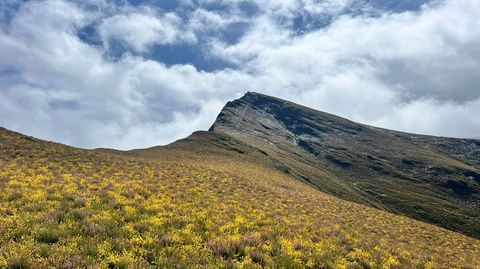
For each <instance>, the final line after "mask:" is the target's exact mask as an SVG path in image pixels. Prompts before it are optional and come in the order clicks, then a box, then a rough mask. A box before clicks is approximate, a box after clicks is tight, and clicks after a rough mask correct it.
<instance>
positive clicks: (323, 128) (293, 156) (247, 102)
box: [211, 93, 480, 238]
mask: <svg viewBox="0 0 480 269" xmlns="http://www.w3.org/2000/svg"><path fill="white" fill-rule="evenodd" d="M211 130H212V131H214V132H218V133H225V134H228V135H230V136H233V137H235V138H237V139H239V140H241V141H243V142H245V143H247V144H249V145H252V146H254V147H256V148H258V149H261V150H263V151H264V152H266V153H268V155H269V157H270V158H272V159H275V160H276V162H277V168H278V169H279V170H282V171H285V172H286V173H288V175H289V176H292V177H294V178H297V179H299V180H301V181H304V182H306V183H308V184H311V185H313V186H315V187H316V188H317V189H319V190H321V191H323V192H326V193H329V194H332V195H335V196H337V197H339V198H342V199H347V200H350V201H354V202H358V203H362V204H365V205H369V206H373V207H376V208H380V209H384V210H387V211H389V212H393V213H396V214H402V215H406V216H409V217H411V218H415V219H418V220H422V221H426V222H430V223H433V224H436V225H441V226H442V227H446V228H448V229H451V230H455V231H459V232H462V233H464V234H467V235H469V236H473V237H476V238H480V162H479V160H480V141H475V140H468V139H454V138H442V137H432V136H422V135H415V134H408V133H402V132H396V131H391V130H385V129H380V128H375V127H371V126H367V125H362V124H358V123H355V122H352V121H349V120H347V119H343V118H341V117H338V116H335V115H331V114H328V113H323V112H320V111H316V110H313V109H310V108H308V107H303V106H300V105H297V104H294V103H291V102H288V101H285V100H281V99H278V98H274V97H270V96H266V95H262V94H257V93H247V94H246V95H245V96H244V97H242V98H241V99H237V100H235V101H233V102H229V103H227V105H226V106H225V108H224V109H223V110H222V112H221V113H220V115H219V116H218V118H217V120H216V122H215V123H214V125H213V126H212V128H211ZM472 176H473V177H472Z"/></svg>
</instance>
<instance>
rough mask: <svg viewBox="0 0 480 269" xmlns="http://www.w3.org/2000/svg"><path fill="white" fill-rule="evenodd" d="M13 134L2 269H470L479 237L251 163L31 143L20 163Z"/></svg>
mask: <svg viewBox="0 0 480 269" xmlns="http://www.w3.org/2000/svg"><path fill="white" fill-rule="evenodd" d="M14 138H15V137H14ZM14 138H12V137H5V134H3V137H0V143H1V144H0V149H1V150H2V151H3V158H2V159H1V161H0V168H1V169H0V179H1V180H0V193H2V194H5V195H1V196H0V219H1V221H0V268H265V267H266V268H455V267H458V268H479V267H480V263H479V260H478V256H477V254H478V253H479V250H480V243H479V241H478V240H475V239H472V238H469V237H466V236H463V235H460V234H457V233H454V232H450V231H447V230H445V229H442V228H438V227H436V226H432V225H428V224H425V223H421V222H417V221H413V220H410V219H408V218H404V217H401V216H396V215H392V214H389V213H385V212H383V211H379V210H375V209H372V208H368V207H365V206H360V205H357V204H354V203H349V202H345V201H342V200H339V199H336V198H333V197H331V196H328V195H325V194H322V193H320V192H318V191H316V190H313V189H312V188H310V187H308V186H305V185H303V184H302V183H299V182H295V181H292V180H291V179H289V178H285V177H284V176H283V175H282V174H281V173H277V172H275V171H270V170H262V169H261V168H260V167H257V166H255V164H252V163H250V162H245V163H239V162H225V161H224V162H222V161H221V160H219V159H213V160H207V159H208V158H207V157H208V156H206V157H205V159H206V160H204V161H194V160H192V159H190V158H188V154H187V155H186V156H187V157H180V156H182V155H178V156H179V157H178V160H177V161H169V160H159V159H147V158H141V157H132V156H128V155H121V154H113V153H108V152H96V151H83V150H77V149H71V148H68V147H64V146H60V145H56V144H48V143H44V144H38V143H39V142H32V141H28V143H29V144H28V147H29V148H31V150H30V151H29V154H28V156H24V155H23V154H22V153H20V154H17V153H14V152H13V151H12V150H10V148H11V145H14V144H17V145H18V147H19V148H20V147H22V145H23V144H22V143H27V142H25V141H23V140H21V138H15V139H18V140H19V141H17V140H13V139H14ZM22 152H23V151H22ZM172 154H173V153H172Z"/></svg>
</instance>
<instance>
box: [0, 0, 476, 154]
mask: <svg viewBox="0 0 480 269" xmlns="http://www.w3.org/2000/svg"><path fill="white" fill-rule="evenodd" d="M478 14H480V1H478V0H451V1H449V0H405V1H398V0H282V1H280V0H277V1H267V0H222V1H220V0H151V1H146V0H115V1H108V0H83V1H80V0H78V1H67V0H32V1H20V0H2V1H0V126H3V127H5V128H8V129H11V130H15V131H18V132H21V133H24V134H28V135H31V136H35V137H38V138H42V139H47V140H51V141H55V142H61V143H65V144H68V145H72V146H77V147H83V148H97V147H109V148H117V149H132V148H143V147H150V146H154V145H163V144H168V143H170V142H173V141H175V140H177V139H180V138H183V137H186V136H188V135H189V134H191V133H192V132H194V131H196V130H206V129H208V128H209V127H210V125H211V124H212V123H213V121H214V120H215V118H216V116H217V114H218V113H219V112H220V110H221V109H222V107H223V105H224V104H225V103H226V102H227V101H229V100H232V99H236V98H239V97H241V96H242V95H243V94H244V93H245V92H247V91H255V92H260V93H264V94H268V95H273V96H276V97H280V98H284V99H287V100H290V101H293V102H297V103H300V104H302V105H305V106H309V107H312V108H315V109H318V110H321V111H325V112H329V113H333V114H336V115H339V116H342V117H346V118H348V119H351V120H354V121H357V122H361V123H365V124H370V125H374V126H380V127H385V128H389V129H395V130H401V131H407V132H414V133H422V134H430V135H441V136H453V137H467V138H468V137H479V136H480V86H479V85H480V16H479V15H478Z"/></svg>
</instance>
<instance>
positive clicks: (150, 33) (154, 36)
mask: <svg viewBox="0 0 480 269" xmlns="http://www.w3.org/2000/svg"><path fill="white" fill-rule="evenodd" d="M182 24H183V21H182V19H181V18H180V17H179V16H178V15H176V14H175V13H171V12H170V13H165V14H157V13H155V12H154V11H153V10H151V9H149V8H143V9H142V10H139V11H136V12H132V13H128V14H119V15H114V16H112V17H108V18H105V19H104V20H103V21H102V23H101V24H100V25H99V26H98V28H97V31H98V33H99V35H100V37H101V39H102V41H103V43H104V45H105V46H106V47H107V48H109V47H111V45H112V43H114V42H122V43H123V44H126V45H128V46H130V47H131V48H132V49H133V50H134V51H136V52H145V51H147V50H148V48H149V47H150V46H152V45H165V44H175V43H183V42H185V43H195V42H196V37H195V34H194V33H193V32H190V31H187V30H185V29H182Z"/></svg>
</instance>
